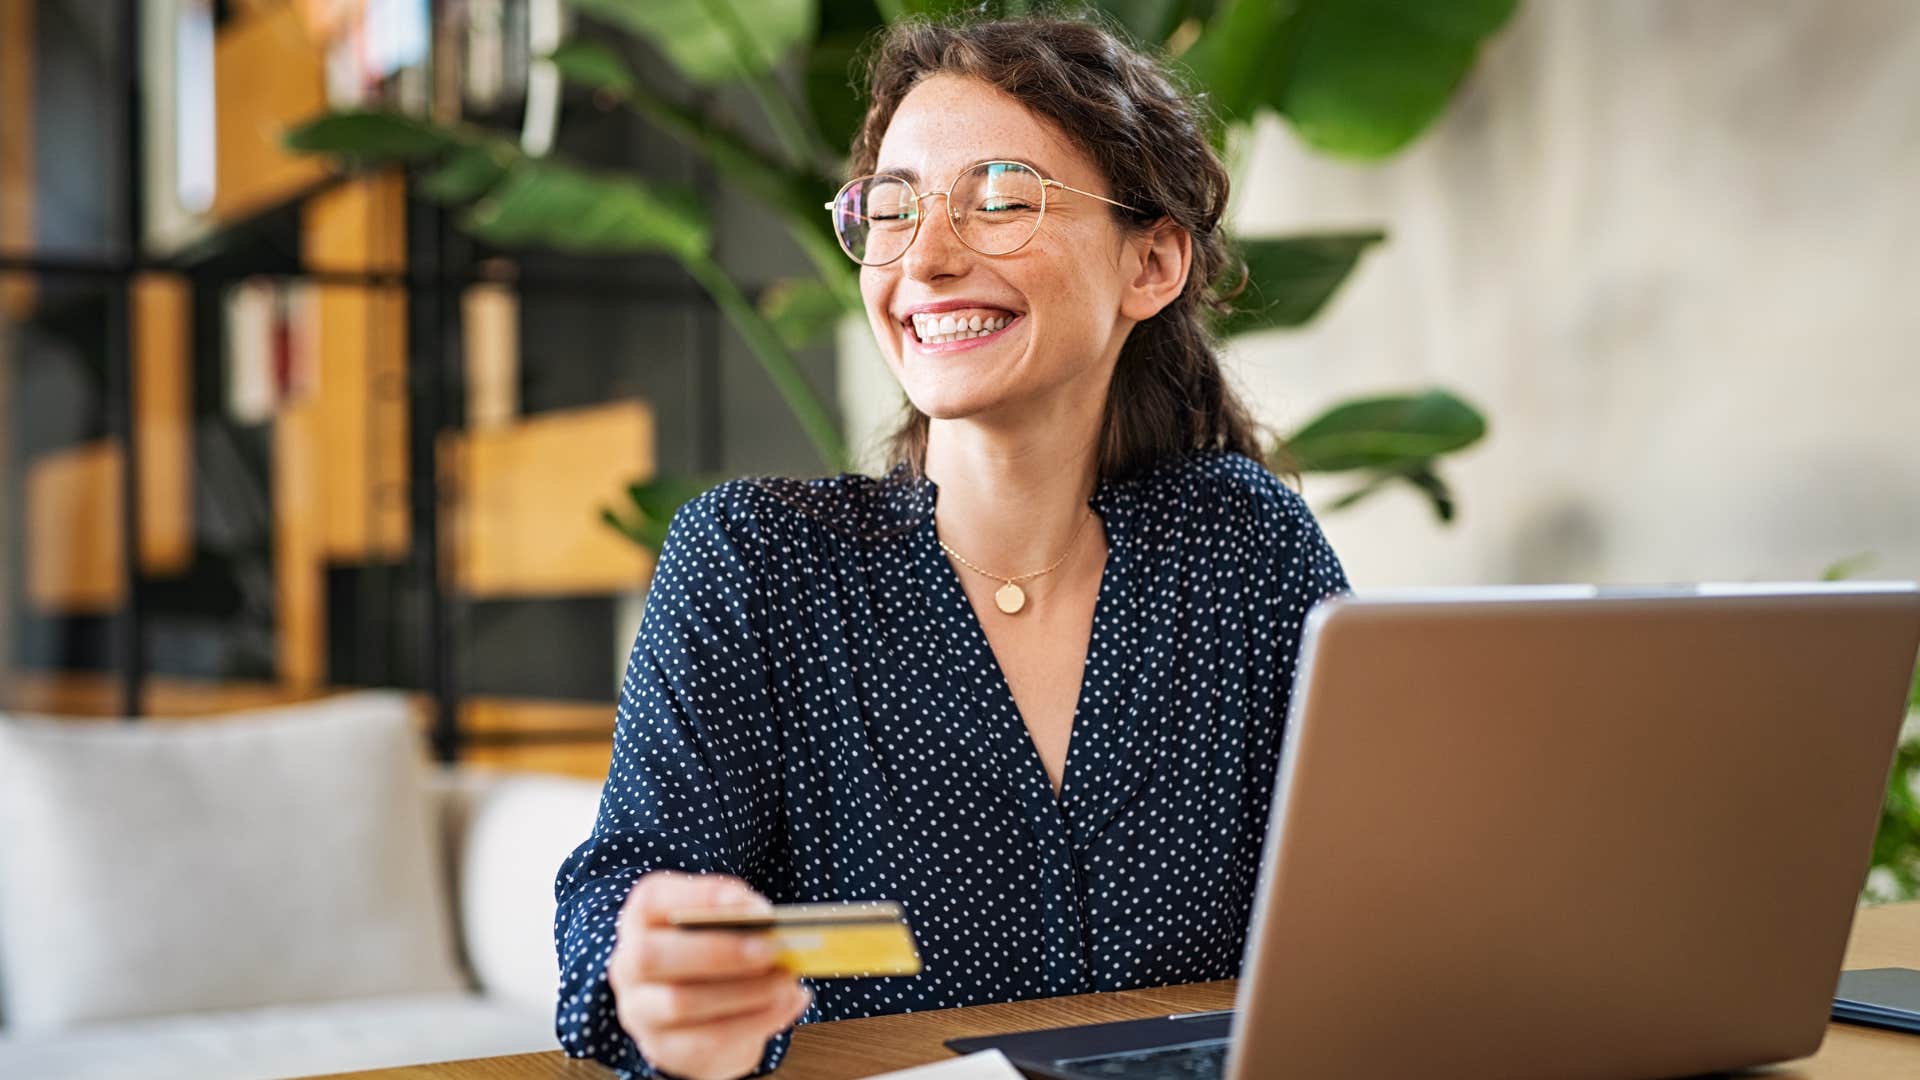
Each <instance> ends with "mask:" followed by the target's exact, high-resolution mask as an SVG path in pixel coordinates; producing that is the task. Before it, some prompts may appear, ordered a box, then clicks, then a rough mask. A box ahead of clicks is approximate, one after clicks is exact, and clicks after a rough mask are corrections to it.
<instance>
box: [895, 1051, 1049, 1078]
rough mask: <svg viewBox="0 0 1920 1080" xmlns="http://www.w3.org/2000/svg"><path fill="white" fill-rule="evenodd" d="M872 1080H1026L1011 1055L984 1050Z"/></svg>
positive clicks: (917, 1066)
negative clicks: (1010, 1059) (1012, 1060)
mask: <svg viewBox="0 0 1920 1080" xmlns="http://www.w3.org/2000/svg"><path fill="white" fill-rule="evenodd" d="M870 1080H1022V1078H1021V1076H1020V1070H1019V1069H1016V1068H1014V1067H1013V1062H1011V1061H1008V1060H1007V1055H1005V1054H1003V1053H1001V1052H1000V1051H998V1050H982V1051H980V1052H979V1053H977V1054H968V1055H967V1056H965V1057H957V1058H954V1059H953V1060H952V1061H941V1062H936V1063H934V1064H932V1065H916V1066H914V1067H913V1068H911V1069H901V1070H900V1071H898V1072H890V1073H882V1074H881V1075H879V1076H875V1077H871V1078H870Z"/></svg>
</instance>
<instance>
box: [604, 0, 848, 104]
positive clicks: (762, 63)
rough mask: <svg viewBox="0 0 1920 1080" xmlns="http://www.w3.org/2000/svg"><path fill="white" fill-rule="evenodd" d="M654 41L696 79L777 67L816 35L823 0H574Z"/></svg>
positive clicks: (713, 80) (723, 78)
mask: <svg viewBox="0 0 1920 1080" xmlns="http://www.w3.org/2000/svg"><path fill="white" fill-rule="evenodd" d="M572 2H573V5H574V6H575V7H577V8H579V9H580V10H581V11H584V12H586V13H588V14H589V15H593V16H595V17H597V18H600V19H602V20H604V21H606V22H608V23H611V24H613V25H615V26H618V27H620V28H622V29H625V30H630V31H632V32H634V33H636V34H639V35H640V36H641V37H644V38H646V39H647V40H648V41H649V42H651V43H652V44H653V46H654V48H656V49H658V50H660V53H661V55H663V56H665V57H666V58H667V60H668V61H669V62H671V63H672V64H673V66H674V67H676V68H678V69H679V71H680V73H681V74H682V75H685V76H686V77H687V79H688V80H689V81H690V82H693V83H696V84H698V85H701V86H715V85H718V84H721V83H725V82H727V81H729V80H732V79H738V78H741V77H744V76H749V75H764V74H766V73H767V72H769V71H772V70H773V69H774V67H775V65H777V64H778V63H779V62H780V61H781V60H782V59H783V58H784V57H785V56H786V55H787V53H788V52H790V51H792V50H793V49H794V48H795V47H797V46H799V45H800V44H801V43H802V42H805V41H807V40H809V39H811V38H812V37H813V31H814V20H815V17H816V15H817V13H818V0H572Z"/></svg>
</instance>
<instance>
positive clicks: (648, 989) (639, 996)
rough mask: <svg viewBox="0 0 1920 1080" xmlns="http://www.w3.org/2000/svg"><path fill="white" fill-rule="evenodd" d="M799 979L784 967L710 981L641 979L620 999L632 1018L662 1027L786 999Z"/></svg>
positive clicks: (729, 1015)
mask: <svg viewBox="0 0 1920 1080" xmlns="http://www.w3.org/2000/svg"><path fill="white" fill-rule="evenodd" d="M799 985H800V981H799V980H798V979H796V978H794V977H793V976H792V975H789V974H787V973H786V972H784V971H776V972H773V973H772V974H769V975H761V976H758V977H757V978H752V979H735V980H729V981H727V982H712V983H658V982H649V983H641V984H640V985H638V986H636V987H634V988H633V990H632V991H630V992H629V995H628V996H629V1000H628V1001H627V1002H623V1004H624V1005H626V1006H627V1011H628V1013H629V1015H630V1016H631V1018H632V1022H633V1023H636V1024H638V1025H639V1026H641V1027H643V1028H645V1029H647V1030H650V1031H665V1030H667V1029H669V1028H681V1027H688V1026H692V1025H699V1024H710V1023H714V1022H716V1021H720V1020H731V1019H734V1018H736V1017H742V1016H749V1015H752V1014H754V1013H757V1012H760V1011H761V1010H763V1009H767V1008H771V1007H774V1006H777V1005H781V1004H782V1003H785V1002H789V1001H791V1000H792V998H793V993H794V991H795V990H796V989H797V988H798V987H799Z"/></svg>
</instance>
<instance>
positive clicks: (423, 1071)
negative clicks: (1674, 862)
mask: <svg viewBox="0 0 1920 1080" xmlns="http://www.w3.org/2000/svg"><path fill="white" fill-rule="evenodd" d="M1846 966H1847V967H1849V968H1866V967H1920V902H1915V903H1910V904H1889V905H1886V906H1884V907H1877V908H1869V909H1867V910H1865V911H1862V912H1860V914H1859V916H1858V917H1857V918H1856V919H1855V920H1854V927H1853V938H1852V940H1851V941H1849V942H1848V944H1847V959H1846ZM1233 988H1234V983H1233V981H1232V980H1227V981H1224V982H1212V983H1193V984H1189V985H1186V986H1170V987H1161V988H1158V989H1152V990H1126V991H1122V992H1119V993H1113V994H1084V995H1081V996H1078V997H1064V998H1043V999H1039V1000H1035V1001H1016V1002H1013V1003H1011V1004H1006V1005H973V1006H969V1007H967V1008H964V1009H944V1010H941V1011H938V1012H924V1013H906V1014H902V1015H897V1016H876V1017H871V1018H869V1019H865V1020H841V1021H837V1022H835V1023H830V1024H808V1025H806V1026H804V1027H802V1028H801V1029H800V1030H799V1031H798V1032H796V1033H795V1035H794V1039H793V1048H792V1049H791V1050H790V1051H789V1052H788V1054H787V1060H786V1064H784V1065H782V1066H781V1067H780V1069H779V1071H778V1072H776V1073H775V1074H774V1075H775V1076H776V1077H777V1078H779V1080H846V1078H851V1077H865V1076H872V1075H873V1074H875V1073H880V1072H887V1071H889V1070H892V1069H902V1068H906V1067H907V1066H909V1065H923V1064H926V1063H928V1062H933V1061H941V1060H944V1059H946V1058H949V1057H952V1056H953V1052H952V1051H950V1050H948V1049H947V1048H946V1047H944V1046H942V1045H941V1042H942V1041H943V1040H946V1039H951V1038H956V1037H958V1036H962V1035H991V1034H995V1033H998V1032H1004V1031H1021V1030H1025V1029H1028V1028H1040V1027H1053V1026H1057V1025H1062V1024H1089V1023H1097V1022H1100V1021H1104V1020H1130V1019H1134V1018H1137V1017H1143V1016H1160V1015H1164V1014H1166V1013H1174V1012H1198V1011H1200V1010H1204V1009H1222V1008H1226V1007H1228V1006H1230V1005H1232V1004H1233ZM611 1075H613V1074H612V1073H611V1072H609V1071H608V1070H606V1069H603V1068H601V1067H600V1066H598V1065H594V1064H589V1063H587V1062H583V1061H576V1060H573V1059H571V1058H568V1057H567V1056H566V1055H564V1054H562V1053H561V1052H560V1051H558V1050H554V1051H550V1052H548V1053H542V1054H517V1055H514V1056H512V1057H496V1058H475V1059H473V1060H470V1061H449V1062H442V1063H440V1064H435V1065H411V1066H406V1067H403V1068H398V1069H377V1070H374V1071H371V1072H357V1073H340V1074H336V1076H335V1078H334V1080H347V1078H367V1080H373V1078H377V1080H605V1078H606V1077H608V1076H611ZM1758 1075H1764V1076H1768V1077H1773V1078H1775V1080H1913V1078H1915V1077H1920V1035H1903V1034H1900V1033H1898V1032H1892V1031H1881V1030H1878V1029H1876V1028H1865V1027H1857V1026H1854V1025H1851V1024H1831V1025H1829V1026H1828V1027H1827V1039H1826V1042H1825V1043H1823V1044H1822V1045H1821V1047H1820V1052H1819V1053H1817V1054H1815V1055H1814V1056H1812V1057H1810V1058H1802V1059H1801V1060H1799V1061H1794V1062H1789V1063H1787V1064H1785V1065H1780V1066H1777V1067H1775V1068H1773V1069H1770V1070H1766V1071H1764V1072H1762V1073H1760V1074H1758Z"/></svg>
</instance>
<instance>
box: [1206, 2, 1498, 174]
mask: <svg viewBox="0 0 1920 1080" xmlns="http://www.w3.org/2000/svg"><path fill="white" fill-rule="evenodd" d="M1516 2H1517V0H1448V2H1446V3H1434V2H1432V0H1294V2H1292V3H1285V2H1277V0H1232V2H1230V3H1226V4H1224V5H1222V6H1221V7H1220V8H1219V10H1218V11H1217V12H1216V13H1215V14H1214V16H1213V18H1212V19H1211V20H1210V21H1209V22H1208V24H1207V26H1206V28H1205V29H1204V30H1203V31H1202V32H1201V35H1200V38H1199V40H1198V41H1196V42H1195V43H1194V45H1193V47H1192V48H1190V49H1188V50H1187V52H1186V54H1185V55H1184V56H1183V57H1182V60H1183V61H1184V62H1185V63H1186V64H1187V66H1188V67H1189V68H1191V69H1192V70H1193V73H1194V75H1195V76H1196V77H1197V78H1198V79H1199V81H1200V82H1201V83H1202V84H1203V85H1204V86H1205V87H1206V89H1207V91H1208V95H1209V98H1210V99H1211V101H1212V103H1213V105H1214V107H1215V109H1216V110H1217V111H1219V112H1220V113H1222V114H1223V115H1224V116H1225V117H1226V118H1227V119H1229V120H1233V121H1239V122H1246V121H1250V120H1252V119H1253V117H1254V115H1255V113H1257V112H1258V111H1259V110H1260V109H1261V108H1263V107H1270V108H1273V109H1276V110H1278V111H1279V112H1280V113H1281V114H1282V115H1284V116H1286V117H1287V118H1288V119H1289V120H1290V121H1292V123H1293V127H1294V130H1295V131H1297V132H1298V133H1299V135H1300V137H1301V138H1302V139H1303V140H1305V141H1306V143H1307V144H1308V145H1310V146H1312V147H1314V148H1315V149H1318V150H1320V151H1323V152H1325V153H1329V154H1335V155H1338V156H1341V157H1348V158H1356V159H1360V160H1369V161H1371V160H1377V159H1379V158H1382V157H1386V156H1387V155H1389V154H1392V153H1394V152H1395V151H1397V150H1399V149H1400V148H1402V147H1404V146H1406V145H1407V143H1409V142H1411V141H1413V139H1414V138H1415V137H1416V136H1418V135H1419V134H1420V133H1421V132H1422V131H1424V130H1426V128H1427V126H1428V125H1429V124H1431V123H1432V122H1433V120H1434V118H1435V117H1437V116H1439V115H1440V113H1441V112H1442V111H1443V110H1444V109H1445V108H1446V106H1447V102H1448V101H1449V100H1450V99H1451V98H1452V96H1453V92H1454V89H1455V88H1456V87H1458V86H1459V84H1460V80H1461V79H1462V78H1464V77H1465V76H1466V73H1467V71H1468V70H1469V69H1470V68H1471V67H1472V66H1473V62H1474V59H1475V58H1476V57H1477V55H1478V54H1479V50H1480V45H1481V43H1482V42H1484V41H1485V40H1486V39H1487V38H1488V37H1490V36H1491V35H1492V34H1493V33H1494V32H1496V31H1498V30H1499V29H1500V27H1501V26H1503V25H1504V24H1505V23H1506V21H1507V19H1508V17H1509V16H1511V15H1512V14H1513V10H1514V7H1515V5H1516Z"/></svg>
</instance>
